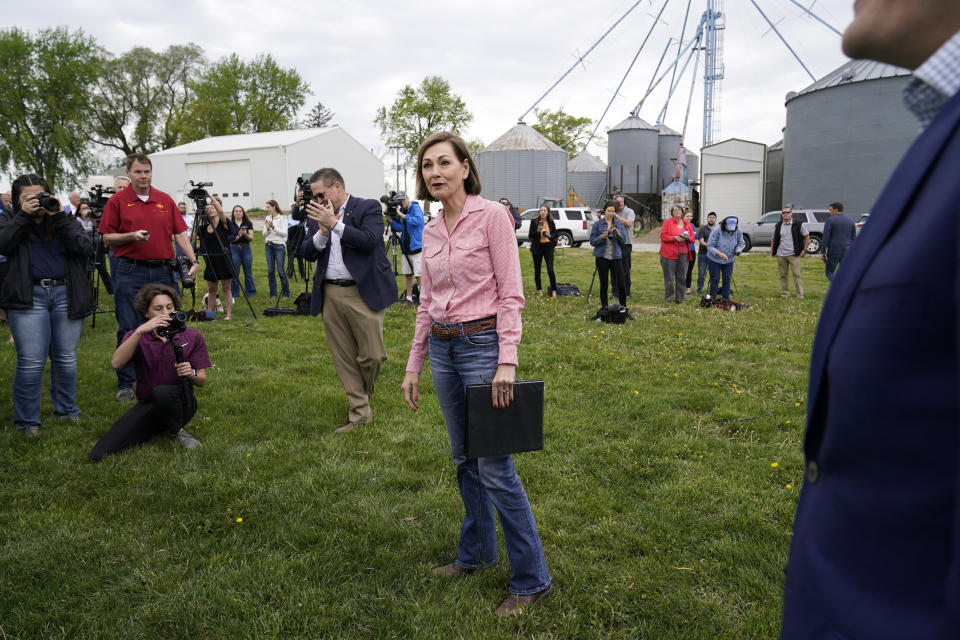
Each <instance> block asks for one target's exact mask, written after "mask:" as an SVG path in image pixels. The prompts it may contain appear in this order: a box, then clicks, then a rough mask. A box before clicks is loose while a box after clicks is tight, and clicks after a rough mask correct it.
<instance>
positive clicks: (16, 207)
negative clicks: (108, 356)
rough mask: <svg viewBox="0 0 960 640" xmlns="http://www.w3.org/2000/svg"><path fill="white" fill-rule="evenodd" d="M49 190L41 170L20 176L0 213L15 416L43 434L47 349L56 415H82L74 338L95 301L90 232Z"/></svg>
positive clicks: (2, 290) (0, 293)
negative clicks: (13, 365)
mask: <svg viewBox="0 0 960 640" xmlns="http://www.w3.org/2000/svg"><path fill="white" fill-rule="evenodd" d="M49 191H50V187H49V185H47V183H46V181H45V180H44V179H43V178H41V177H40V176H38V175H35V174H27V175H23V176H20V177H19V178H17V179H16V180H14V181H13V188H12V197H13V214H12V215H10V214H7V213H4V214H0V254H3V255H5V256H7V263H6V274H5V275H4V277H3V278H2V279H0V307H2V308H3V309H5V310H6V312H7V318H8V320H9V322H10V330H11V332H12V333H13V339H14V343H15V344H16V349H17V366H16V370H15V372H14V374H13V421H14V425H15V426H16V427H17V429H19V430H20V431H22V432H23V433H24V434H25V435H28V436H37V435H40V393H41V389H42V386H43V368H44V366H45V365H46V363H47V357H48V356H49V358H50V380H51V384H50V397H51V400H52V401H53V415H54V416H56V417H57V418H60V419H64V420H67V419H69V420H79V417H80V409H79V408H77V401H76V395H77V343H78V342H80V333H81V331H82V330H83V318H84V317H86V316H87V314H89V313H90V311H91V308H92V305H93V292H92V290H91V288H90V283H89V280H88V278H87V269H86V267H87V262H88V260H89V258H90V256H91V255H92V254H93V248H94V245H93V239H92V238H91V237H90V234H89V233H84V231H83V227H81V226H80V222H79V221H78V220H77V219H76V218H75V217H73V216H70V215H67V214H66V213H64V211H63V207H62V206H60V203H59V202H58V201H57V200H56V199H55V198H53V197H51V196H49V195H48V192H49Z"/></svg>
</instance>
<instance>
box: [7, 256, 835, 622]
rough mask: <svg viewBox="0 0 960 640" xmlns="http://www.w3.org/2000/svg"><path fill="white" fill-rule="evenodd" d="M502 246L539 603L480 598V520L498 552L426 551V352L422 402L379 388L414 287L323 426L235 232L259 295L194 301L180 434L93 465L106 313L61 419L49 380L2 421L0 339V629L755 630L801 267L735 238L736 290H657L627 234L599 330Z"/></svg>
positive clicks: (805, 354)
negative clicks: (71, 413)
mask: <svg viewBox="0 0 960 640" xmlns="http://www.w3.org/2000/svg"><path fill="white" fill-rule="evenodd" d="M520 257H521V264H522V266H523V270H524V286H525V290H526V292H527V296H528V299H527V306H526V309H525V310H524V314H523V320H524V337H523V343H522V345H521V349H520V366H519V368H518V375H519V377H521V378H543V379H544V380H545V381H546V420H545V422H546V426H545V430H546V435H545V440H546V446H545V450H544V451H541V452H535V453H526V454H521V455H518V456H516V462H517V467H518V470H519V474H520V477H521V479H522V480H523V482H524V485H525V487H526V490H527V493H528V494H529V496H530V501H531V504H532V506H533V511H534V514H535V515H536V517H537V523H538V526H539V529H540V532H541V535H542V538H543V544H544V548H545V552H546V555H547V561H548V563H549V566H550V570H551V572H552V574H553V577H554V584H555V586H556V592H555V593H554V594H553V595H552V596H551V597H550V598H549V599H548V600H546V601H545V602H544V603H543V605H542V606H540V607H537V608H535V609H533V610H531V611H530V612H529V614H525V615H523V616H521V617H520V618H519V619H511V620H503V621H501V620H497V619H496V618H495V617H494V616H493V610H494V608H495V607H496V606H497V605H498V604H499V602H500V601H501V599H502V598H503V597H504V596H505V595H506V585H507V580H508V577H509V569H508V566H507V564H506V554H505V553H504V552H503V551H502V542H501V557H502V558H503V561H502V562H501V564H500V565H499V566H497V567H495V568H492V569H489V570H486V571H484V572H481V573H478V574H476V575H474V576H472V577H470V578H468V579H465V580H459V581H454V582H450V581H445V580H435V579H432V578H431V577H430V575H429V569H430V568H431V567H432V566H434V565H438V564H443V563H446V562H449V561H450V560H452V559H453V557H454V552H455V547H456V543H457V536H458V531H459V523H460V519H461V517H462V506H461V503H460V499H459V496H458V494H457V489H456V478H455V469H454V465H453V463H452V461H451V459H450V453H449V444H448V441H447V437H446V431H445V428H444V426H443V422H442V419H441V416H440V412H439V409H438V407H437V404H436V398H435V396H434V395H433V392H432V385H431V384H430V381H429V375H427V372H426V370H425V375H424V377H423V380H422V382H421V410H420V411H419V412H418V413H416V414H414V413H412V412H411V411H410V410H409V409H408V408H407V407H406V405H405V404H404V402H403V400H402V397H401V394H400V391H399V388H400V381H401V379H402V377H403V369H404V365H405V363H406V358H407V353H408V351H409V344H410V338H411V335H412V332H413V322H414V311H413V309H412V308H409V307H401V306H396V305H395V306H393V307H391V308H390V309H389V310H388V312H387V316H386V323H385V328H384V338H385V341H386V345H387V351H388V353H389V360H388V361H387V362H386V363H385V365H384V367H383V370H382V374H381V377H380V380H379V383H378V386H377V393H376V395H375V397H374V400H373V409H374V423H372V424H371V425H368V426H365V427H363V428H361V429H358V430H356V431H353V432H351V433H349V434H345V435H340V436H336V435H334V434H333V429H334V428H335V427H337V426H340V425H341V424H343V423H344V422H345V421H346V411H347V402H346V398H345V397H344V394H343V390H342V387H341V386H340V383H339V380H338V379H337V377H336V375H335V373H334V371H333V366H332V364H331V360H330V356H329V352H328V349H327V345H326V342H325V337H324V332H323V325H322V323H321V321H320V319H319V318H309V317H301V316H297V317H282V318H265V317H263V316H262V314H261V313H260V312H261V311H262V309H263V308H264V307H266V306H268V304H269V303H268V300H267V298H266V293H267V291H268V289H267V284H266V275H265V270H264V258H263V251H262V248H261V247H260V246H256V247H255V249H254V259H255V274H256V278H257V287H258V290H259V291H260V296H259V297H258V298H256V299H255V300H254V308H255V309H256V310H257V314H258V319H256V320H254V319H253V318H252V317H251V315H250V312H249V310H248V309H247V308H246V305H245V304H244V303H243V301H242V300H239V301H238V304H237V305H236V306H235V308H234V319H233V320H232V321H231V322H223V321H222V320H218V321H216V322H213V323H205V324H202V325H195V326H198V327H199V328H200V329H201V330H202V331H203V334H204V336H205V338H206V341H207V345H208V347H209V350H210V354H211V358H212V360H213V363H214V366H213V368H212V369H211V370H210V372H209V382H208V384H207V386H206V387H205V388H203V389H201V390H199V392H198V394H197V395H198V401H199V405H200V408H199V411H198V413H197V416H196V417H195V418H194V420H193V422H192V423H191V424H190V426H188V430H189V431H190V432H192V433H193V434H194V435H196V436H197V438H199V439H200V440H201V441H202V442H203V445H204V446H203V448H202V449H200V450H197V451H193V452H187V451H184V450H182V449H180V448H179V447H178V446H177V445H176V444H175V443H173V442H171V441H167V440H163V441H159V440H158V441H154V442H152V443H150V444H148V445H146V446H144V447H142V448H140V449H136V450H132V451H129V452H126V453H124V454H122V455H118V456H114V457H112V458H109V459H107V460H106V461H104V462H103V463H101V464H97V465H94V464H91V463H89V462H87V459H86V456H87V453H88V452H89V450H90V448H91V447H92V446H93V444H94V443H95V442H96V440H97V439H98V437H99V436H100V435H102V434H103V433H104V432H105V431H106V430H107V429H108V428H109V427H110V425H111V424H112V422H113V421H114V420H115V419H116V418H117V417H119V416H120V415H121V414H122V413H123V412H124V411H125V410H126V408H127V406H128V405H126V404H121V403H119V402H117V401H116V400H115V399H114V393H115V391H116V388H115V387H116V385H115V382H116V379H115V376H114V373H113V371H112V370H111V369H110V366H109V359H110V356H111V354H112V352H113V348H114V345H115V331H116V324H115V322H114V320H113V318H112V316H109V315H103V316H99V317H98V318H97V326H96V328H91V327H90V321H89V319H88V320H87V322H86V326H85V328H84V335H83V338H82V340H81V342H80V350H79V351H80V353H79V357H80V368H79V384H78V387H79V388H78V401H79V404H80V408H81V411H82V412H83V422H82V423H81V424H79V425H77V424H73V423H63V424H57V423H55V420H54V419H53V417H52V413H51V409H50V404H49V399H48V398H47V397H46V391H45V392H44V395H45V398H44V407H43V419H44V431H43V435H42V436H41V437H40V438H39V439H27V438H25V437H23V436H21V435H20V434H19V433H18V432H17V431H16V430H15V429H14V428H13V426H12V425H13V410H12V401H11V390H10V379H11V377H12V375H13V369H14V363H15V353H14V349H13V345H12V344H9V343H6V336H5V335H3V336H2V338H3V340H2V341H0V372H2V373H0V378H2V379H0V400H2V402H0V419H2V420H3V423H4V428H3V429H0V638H22V639H27V638H274V637H284V638H504V637H510V636H516V637H523V638H651V639H666V638H676V639H691V638H711V639H712V638H730V639H738V640H739V639H744V638H773V637H776V635H777V633H778V629H779V619H780V600H781V591H782V586H783V567H784V564H785V562H786V558H787V551H788V548H789V543H790V531H791V527H792V521H793V512H794V507H795V504H796V498H797V494H798V490H799V484H800V481H801V477H802V452H801V439H802V433H803V423H804V414H805V410H806V386H807V380H806V375H807V366H808V362H809V352H810V344H811V340H812V336H813V332H814V327H815V324H816V321H817V317H818V315H819V310H820V306H821V303H822V299H823V295H824V293H825V290H826V280H825V278H824V277H823V271H822V263H821V262H820V261H819V260H815V259H809V260H807V261H805V263H804V265H803V267H804V281H805V284H806V289H807V296H806V298H805V299H803V300H797V299H794V298H791V299H788V300H784V299H781V298H780V295H779V285H778V282H777V275H776V272H777V269H776V264H775V262H774V261H773V260H772V259H771V258H770V257H769V256H764V255H747V256H743V257H741V258H740V259H739V260H738V263H737V269H736V273H735V277H736V281H737V283H738V284H739V285H740V288H739V292H737V290H735V291H734V298H735V299H740V300H743V299H745V298H746V295H745V294H746V293H747V291H748V292H749V298H750V301H751V303H752V305H751V308H750V309H749V310H745V311H742V312H739V313H730V312H723V311H720V310H716V309H702V308H700V307H699V306H698V305H697V301H696V300H695V296H691V297H690V298H688V301H687V302H686V303H684V304H683V305H675V304H672V303H671V304H670V305H664V304H663V302H662V299H663V286H662V276H661V273H660V268H659V264H658V262H657V255H656V254H652V253H645V254H635V255H634V264H633V278H634V282H633V298H632V300H631V304H632V305H633V306H634V307H639V306H651V307H662V308H663V309H664V311H663V312H662V313H657V314H655V313H649V312H639V311H637V312H635V315H636V321H634V322H630V323H628V324H626V325H619V326H614V325H608V324H604V325H601V324H596V323H594V322H592V321H589V320H588V318H589V317H590V316H592V315H593V313H594V312H595V311H596V309H597V307H598V306H599V302H598V301H597V294H596V290H595V291H594V295H593V297H592V298H590V299H585V298H583V297H580V298H575V297H565V298H561V299H558V300H549V299H544V298H541V297H537V296H535V295H534V292H533V278H532V274H531V260H530V257H529V251H528V250H527V249H526V248H522V249H520ZM556 271H557V277H558V279H559V280H560V281H561V282H574V283H577V284H578V285H579V287H580V289H581V291H582V292H583V293H584V294H586V292H587V289H588V286H589V284H590V276H591V273H592V271H593V260H592V257H591V256H590V254H589V252H588V251H587V250H586V249H577V250H567V251H566V254H565V255H562V256H561V255H560V254H559V253H558V258H557V262H556ZM744 285H746V286H744ZM291 286H292V288H293V290H294V295H296V293H298V292H299V291H302V290H303V283H302V282H300V283H291ZM745 289H747V291H745ZM111 302H112V301H111V300H110V298H109V297H107V298H106V304H107V305H109V304H110V303H111ZM198 303H199V301H198ZM187 306H188V307H189V299H188V300H187ZM241 519H242V521H241Z"/></svg>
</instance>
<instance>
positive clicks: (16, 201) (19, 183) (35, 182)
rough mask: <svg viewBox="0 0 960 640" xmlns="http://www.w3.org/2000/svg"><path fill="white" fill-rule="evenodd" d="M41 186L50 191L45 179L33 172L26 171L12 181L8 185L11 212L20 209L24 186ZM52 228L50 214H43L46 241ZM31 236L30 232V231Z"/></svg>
mask: <svg viewBox="0 0 960 640" xmlns="http://www.w3.org/2000/svg"><path fill="white" fill-rule="evenodd" d="M37 186H39V187H43V190H44V191H46V192H47V193H50V185H49V184H47V181H46V180H44V179H43V178H42V177H40V176H38V175H37V174H35V173H27V174H24V175H22V176H20V177H19V178H17V179H16V180H14V181H13V184H12V185H10V199H11V200H12V202H11V203H10V204H11V205H12V206H13V212H14V213H17V212H18V211H20V194H21V193H23V188H24V187H37ZM53 234H54V228H53V220H52V219H51V218H50V216H46V215H45V216H43V236H44V239H45V240H46V241H48V242H49V241H50V240H52V239H53ZM31 236H32V232H31Z"/></svg>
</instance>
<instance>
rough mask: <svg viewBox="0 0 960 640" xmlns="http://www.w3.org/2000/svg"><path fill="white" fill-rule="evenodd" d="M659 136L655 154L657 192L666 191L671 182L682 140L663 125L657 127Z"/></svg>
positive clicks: (677, 134)
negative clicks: (657, 148)
mask: <svg viewBox="0 0 960 640" xmlns="http://www.w3.org/2000/svg"><path fill="white" fill-rule="evenodd" d="M657 133H658V135H659V138H660V139H659V141H658V142H659V145H658V146H659V150H658V153H657V178H656V179H657V186H658V190H659V191H662V190H664V189H666V188H667V187H668V186H669V185H670V184H671V183H672V182H673V177H674V173H675V168H676V165H677V155H678V153H679V151H680V147H681V146H683V140H682V139H681V138H680V134H679V133H677V132H676V131H674V130H673V129H671V128H670V127H668V126H667V125H665V124H659V125H657Z"/></svg>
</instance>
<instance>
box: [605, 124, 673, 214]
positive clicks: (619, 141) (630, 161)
mask: <svg viewBox="0 0 960 640" xmlns="http://www.w3.org/2000/svg"><path fill="white" fill-rule="evenodd" d="M659 138H660V136H659V132H658V131H657V130H656V128H655V127H652V126H650V125H649V124H648V123H647V122H645V121H644V120H641V119H640V118H639V117H637V116H635V115H631V116H630V117H628V118H627V119H626V120H624V121H623V122H621V123H619V124H618V125H616V126H615V127H613V128H612V129H610V130H609V131H608V132H607V164H608V165H609V167H610V181H609V183H608V185H607V186H608V187H609V188H610V189H609V190H610V193H615V192H618V191H619V192H622V193H627V194H630V195H633V196H635V197H638V199H647V198H649V196H650V194H652V193H654V192H656V189H655V187H654V186H655V185H656V180H657V177H656V173H657V163H658V160H659V158H658V150H659V148H660V140H659Z"/></svg>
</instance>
